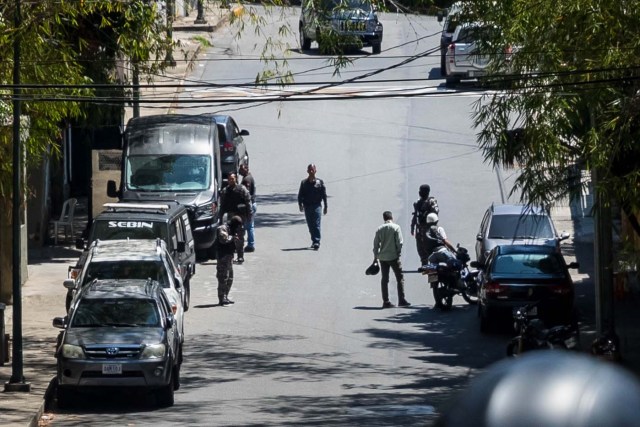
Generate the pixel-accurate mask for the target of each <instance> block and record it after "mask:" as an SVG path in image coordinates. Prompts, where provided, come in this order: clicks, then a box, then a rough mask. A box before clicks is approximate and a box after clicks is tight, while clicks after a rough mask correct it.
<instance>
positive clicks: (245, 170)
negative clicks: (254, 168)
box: [239, 164, 256, 252]
mask: <svg viewBox="0 0 640 427" xmlns="http://www.w3.org/2000/svg"><path fill="white" fill-rule="evenodd" d="M239 172H240V175H242V185H244V186H245V187H246V188H247V190H249V194H250V195H251V218H249V220H248V221H247V223H246V226H245V228H246V229H247V246H245V248H244V251H245V252H253V251H255V250H256V246H255V243H256V238H255V231H254V224H253V221H254V217H255V215H256V181H255V180H254V179H253V175H251V172H249V165H247V164H243V165H240V171H239Z"/></svg>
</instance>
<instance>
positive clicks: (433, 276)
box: [429, 273, 438, 283]
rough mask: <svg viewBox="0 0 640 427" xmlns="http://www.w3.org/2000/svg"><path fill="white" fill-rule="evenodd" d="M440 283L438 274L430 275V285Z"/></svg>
mask: <svg viewBox="0 0 640 427" xmlns="http://www.w3.org/2000/svg"><path fill="white" fill-rule="evenodd" d="M437 281H438V273H429V283H434V282H437Z"/></svg>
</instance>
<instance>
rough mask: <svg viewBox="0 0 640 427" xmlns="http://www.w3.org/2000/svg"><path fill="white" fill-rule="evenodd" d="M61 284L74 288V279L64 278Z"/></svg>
mask: <svg viewBox="0 0 640 427" xmlns="http://www.w3.org/2000/svg"><path fill="white" fill-rule="evenodd" d="M62 286H64V287H65V288H67V289H75V287H76V281H75V280H73V279H64V282H62Z"/></svg>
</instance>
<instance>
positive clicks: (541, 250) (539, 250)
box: [492, 245, 558, 255]
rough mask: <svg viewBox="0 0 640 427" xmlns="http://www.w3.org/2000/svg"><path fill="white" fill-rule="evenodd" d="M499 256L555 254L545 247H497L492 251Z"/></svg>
mask: <svg viewBox="0 0 640 427" xmlns="http://www.w3.org/2000/svg"><path fill="white" fill-rule="evenodd" d="M492 250H493V251H495V252H497V253H499V254H500V255H508V254H523V253H524V254H527V253H530V254H557V253H558V252H557V250H556V248H555V247H553V246H547V245H498V246H496V247H495V248H493V249H492Z"/></svg>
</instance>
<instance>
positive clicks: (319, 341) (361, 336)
mask: <svg viewBox="0 0 640 427" xmlns="http://www.w3.org/2000/svg"><path fill="white" fill-rule="evenodd" d="M287 19H291V20H294V22H295V19H296V15H295V14H292V15H290V16H288V18H287ZM382 19H383V22H384V24H385V43H384V44H383V47H382V48H383V52H382V54H381V55H380V56H376V57H367V56H364V55H361V54H358V55H356V61H355V63H354V65H353V67H351V68H348V69H347V70H345V76H346V75H349V76H354V75H360V74H363V73H366V72H367V71H369V70H371V69H381V68H385V67H390V66H391V65H392V64H394V63H395V62H397V61H398V58H397V57H403V58H404V57H407V56H409V55H412V54H415V51H416V50H426V49H429V48H433V47H435V46H437V42H438V40H439V38H438V37H439V33H438V30H439V28H440V27H439V24H438V23H437V22H436V21H435V19H434V18H419V17H413V18H412V20H411V22H408V21H404V20H402V19H398V18H397V17H396V16H395V15H391V14H390V15H384V16H383V18H382ZM268 28H269V30H268V31H271V32H275V29H274V28H275V27H274V26H269V27H268ZM413 30H416V31H419V32H420V34H418V35H412V36H411V37H412V38H416V37H419V36H425V37H426V36H427V35H429V34H431V35H432V36H431V37H429V38H426V40H427V41H424V40H423V41H422V42H421V43H423V44H426V45H423V44H420V45H419V46H418V47H416V46H404V43H405V41H406V39H407V37H408V36H407V34H409V33H411V31H413ZM267 34H269V33H268V32H267ZM174 35H177V34H174ZM182 37H185V36H184V35H182ZM296 37H297V34H291V36H290V40H288V41H289V43H290V44H291V49H290V51H289V52H288V53H289V54H290V55H291V59H290V64H291V67H292V71H293V73H294V75H296V81H300V82H301V83H304V84H305V85H308V86H317V85H318V84H319V82H322V81H327V82H328V81H332V80H336V79H338V77H335V76H332V75H331V69H325V70H322V71H315V72H310V70H318V68H319V67H322V66H323V64H324V66H326V58H324V57H321V56H319V55H318V54H317V53H313V52H312V53H309V54H303V53H301V52H299V51H298V50H297V41H296ZM254 43H255V40H253V39H251V38H248V37H246V38H244V39H240V40H237V39H235V38H234V37H233V32H232V30H230V29H229V28H228V27H221V28H219V29H218V30H217V31H216V32H215V36H214V43H213V47H212V48H211V49H209V50H207V51H206V52H203V54H202V56H201V62H199V63H198V65H197V67H195V69H194V71H193V72H192V73H191V74H189V81H205V82H218V83H225V84H227V85H231V87H232V88H233V87H235V86H241V85H242V84H243V83H247V82H251V81H253V79H254V78H255V75H256V73H258V72H259V71H260V70H261V67H262V65H261V63H260V62H259V61H257V60H256V59H257V58H258V53H259V52H256V51H255V49H254V47H253V45H254ZM438 66H439V57H437V56H429V57H426V58H423V59H421V60H419V61H415V62H414V63H412V64H411V66H409V67H405V68H404V69H390V71H389V73H390V74H389V75H384V76H383V77H382V78H386V79H389V80H391V81H392V83H385V82H380V81H369V82H367V84H366V85H367V90H371V88H375V89H376V90H389V89H390V88H391V89H393V88H395V85H397V84H398V83H397V82H398V81H400V80H402V79H407V80H410V79H415V78H425V77H429V80H427V81H423V82H420V83H406V84H403V85H402V86H403V90H407V88H410V89H411V88H414V86H416V87H417V86H423V89H424V87H426V88H427V89H428V91H430V92H432V93H434V94H437V95H438V96H424V97H417V98H384V99H365V100H363V99H357V100H349V101H327V100H324V101H298V102H288V103H286V102H283V103H260V102H256V103H255V104H254V105H237V104H233V103H230V104H225V103H221V102H220V100H219V99H216V100H215V102H214V101H212V102H211V104H209V105H202V104H197V105H189V104H188V103H186V101H189V100H202V99H206V97H207V96H211V94H210V92H208V91H206V90H204V89H201V90H197V89H193V90H191V89H189V90H185V91H182V92H181V94H180V96H179V97H178V98H177V101H176V102H174V104H173V106H172V107H171V110H172V111H175V112H189V113H192V114H197V113H199V112H204V111H208V112H214V111H216V112H217V111H220V112H228V113H229V114H232V115H233V116H234V117H235V118H236V119H237V121H238V124H239V125H240V127H241V128H246V129H248V130H249V131H250V132H251V135H250V136H248V137H246V138H245V141H246V142H247V147H248V149H249V152H250V156H251V171H252V173H253V175H254V176H255V178H256V181H257V188H258V214H257V217H256V247H257V250H256V252H255V253H249V254H246V256H245V258H246V260H247V261H246V263H245V264H244V265H240V266H235V272H236V275H235V281H234V286H233V289H232V292H231V295H230V297H231V299H233V300H235V301H236V303H235V304H234V305H232V306H228V307H219V306H218V305H217V291H216V287H217V282H216V279H215V263H214V262H213V261H209V262H206V263H203V264H201V265H199V266H198V269H197V272H196V276H194V278H193V281H192V300H191V301H192V303H191V304H192V308H191V309H190V311H189V312H188V313H187V315H186V341H185V361H184V365H183V367H182V387H181V389H180V390H179V391H178V392H177V393H176V404H175V406H174V407H172V408H166V409H161V410H159V409H155V408H154V407H153V402H152V401H150V400H151V399H146V398H144V397H140V396H131V395H129V394H122V395H113V394H99V395H97V396H90V397H87V398H85V399H83V401H82V402H80V404H79V405H78V407H77V408H73V409H70V410H65V411H61V410H58V409H57V408H56V407H55V404H51V405H49V406H48V407H47V408H46V410H45V412H44V413H45V415H44V418H43V420H42V421H41V423H42V424H43V425H52V426H56V425H80V424H90V425H122V424H124V423H128V424H137V425H150V424H155V425H169V424H177V423H180V424H187V423H188V424H190V425H247V426H250V425H381V426H382V425H421V426H423V425H430V424H432V422H433V420H434V419H435V417H436V416H437V414H438V411H439V410H440V409H441V408H442V405H443V404H444V403H445V402H446V401H447V400H448V399H449V398H450V397H451V396H452V395H453V394H454V393H455V392H456V391H457V390H460V389H462V388H464V387H465V386H466V384H468V381H469V379H470V378H471V377H473V376H474V375H476V374H478V373H479V372H481V371H482V370H483V369H484V368H486V367H487V366H489V365H490V364H491V363H493V362H495V361H497V360H500V359H502V358H503V357H504V354H505V345H506V342H507V340H508V339H509V338H510V336H511V335H510V332H509V331H508V330H506V331H503V332H497V333H494V334H490V335H483V334H481V333H480V331H479V325H478V321H477V318H476V308H475V307H474V306H469V305H467V304H466V303H465V302H464V301H463V300H462V299H461V298H459V299H456V300H455V301H454V304H455V306H454V308H453V310H452V311H451V312H447V313H443V312H440V311H439V310H436V309H434V308H433V298H432V296H431V293H430V290H429V289H428V287H427V284H426V280H425V279H424V277H423V276H421V275H419V274H417V273H415V270H416V268H417V266H418V264H419V261H418V257H417V253H416V250H415V241H414V239H413V238H412V237H411V235H410V234H409V222H410V213H411V203H412V202H413V201H415V199H416V198H417V191H418V187H419V185H420V184H423V183H429V184H430V185H431V188H432V194H433V195H434V196H436V197H437V198H438V200H439V203H440V209H441V222H442V225H444V226H445V227H446V229H447V231H448V234H449V236H450V239H451V240H452V241H453V242H454V243H460V244H462V245H463V246H466V247H467V248H469V249H470V250H471V252H473V249H472V248H473V245H474V241H475V234H476V232H477V229H478V226H479V223H480V220H481V217H482V213H483V212H484V210H485V209H486V208H487V206H489V204H490V203H491V202H493V201H496V202H500V201H501V194H502V193H501V189H500V186H499V185H498V179H497V176H496V173H495V172H494V171H493V170H492V169H491V168H490V167H489V166H488V165H485V164H484V163H483V161H482V156H481V153H479V152H478V151H477V148H476V145H475V139H474V130H473V129H472V128H471V123H470V118H469V117H470V113H471V111H472V105H473V102H475V101H477V100H478V98H479V96H480V95H481V92H478V91H476V90H475V88H474V87H473V86H472V85H463V89H469V91H462V92H455V91H451V90H449V89H446V88H444V85H443V80H442V79H440V78H439V72H438V71H437V70H436V67H438ZM345 76H343V77H345ZM348 89H349V88H341V90H342V92H341V93H342V94H344V93H347V92H348ZM226 90H227V91H229V90H231V89H230V88H227V89H226ZM350 90H356V91H358V90H362V87H360V89H358V88H357V87H356V86H354V87H351V88H350ZM241 93H242V94H243V95H242V96H245V97H246V96H249V95H247V93H246V91H245V92H241ZM178 100H181V101H182V102H178ZM143 111H145V114H148V113H151V112H153V113H157V111H153V110H143ZM311 162H313V163H315V164H316V165H317V166H318V176H319V177H320V178H322V179H324V180H325V182H326V185H327V189H328V194H329V212H328V214H327V215H326V216H324V217H323V220H322V221H323V222H322V232H323V238H322V245H321V248H320V250H319V251H317V252H315V251H312V250H308V247H309V245H310V239H309V237H308V232H307V228H306V225H305V223H304V216H303V215H302V214H300V213H299V212H298V208H297V203H296V193H297V189H298V186H299V183H300V180H301V179H302V178H304V177H305V175H306V174H305V170H306V165H307V164H308V163H311ZM502 176H505V177H507V178H506V179H508V177H509V173H508V172H507V173H505V172H504V171H503V175H502ZM85 208H86V206H85ZM387 209H388V210H392V211H393V212H394V216H395V219H396V222H397V223H398V224H400V225H401V227H402V229H403V233H404V238H405V249H404V250H403V257H402V262H403V264H404V270H405V272H406V275H405V276H406V290H407V299H408V300H409V301H410V302H411V303H412V306H411V307H410V308H394V309H388V310H383V309H381V308H380V306H381V303H382V300H381V296H380V284H379V276H376V277H369V276H365V275H364V269H365V268H366V267H367V265H368V264H369V263H370V262H371V258H372V253H371V245H372V240H373V233H374V231H375V229H376V227H377V226H378V225H379V224H380V223H382V211H384V210H387ZM552 216H553V218H554V220H555V223H556V226H557V228H558V229H559V230H567V231H569V232H571V233H572V238H571V239H569V241H568V242H566V244H565V245H564V246H563V250H564V251H565V254H566V256H567V261H572V260H574V259H577V260H578V261H579V262H580V263H581V265H582V268H581V269H580V270H579V271H578V272H577V273H576V274H575V276H574V280H575V282H576V291H577V304H578V306H579V308H580V310H581V313H582V327H583V331H584V333H583V346H585V348H586V345H585V342H588V340H590V338H591V339H592V337H594V314H593V307H594V294H593V280H592V275H593V269H592V251H593V250H592V243H591V240H592V233H591V230H592V223H591V222H590V218H588V217H584V216H583V212H579V211H577V210H576V209H570V207H569V206H568V203H567V204H566V206H560V207H558V208H557V209H554V211H553V212H552ZM31 255H33V256H30V266H29V281H28V282H27V284H26V285H25V287H24V299H25V303H24V318H25V322H24V331H25V377H26V378H27V380H28V381H30V382H31V383H32V386H33V387H32V389H33V391H32V393H31V394H30V395H29V396H26V397H25V396H18V395H17V394H11V395H10V397H11V399H12V402H13V403H11V405H10V406H11V414H12V415H11V416H12V418H11V419H10V420H9V422H14V420H15V423H16V424H17V425H24V424H22V423H21V422H22V420H26V419H28V414H27V412H28V411H32V413H35V411H36V410H37V404H36V405H34V402H36V403H37V398H38V397H40V401H42V399H41V396H44V395H45V391H46V390H47V388H48V386H49V383H50V381H51V380H52V379H53V377H54V375H55V359H54V358H53V347H54V343H55V337H56V335H57V333H58V330H56V329H54V328H52V327H51V319H52V317H54V316H57V315H62V314H63V309H64V293H65V290H64V288H63V287H62V280H63V279H64V278H65V277H66V272H67V266H68V265H70V264H72V263H73V262H75V258H76V257H77V255H78V252H77V251H75V250H72V249H68V248H66V249H65V248H61V247H59V248H45V250H43V251H42V252H41V253H38V254H31ZM390 294H391V297H392V298H391V299H392V301H394V302H397V298H396V296H395V283H394V280H393V279H392V280H391V283H390ZM8 330H10V329H8ZM9 375H10V370H9V367H7V366H5V367H0V378H2V379H5V378H8V376H9ZM31 397H33V399H31ZM2 398H3V399H2V400H0V410H2V409H3V408H4V406H3V405H4V404H5V403H4V401H5V396H4V395H3V396H2ZM22 398H24V399H25V402H27V401H28V402H27V403H25V404H24V405H21V404H20V403H16V402H18V400H19V399H22ZM49 402H51V403H53V402H52V401H51V400H50V401H49ZM21 406H23V407H24V410H20V409H21ZM14 415H15V416H14ZM4 421H5V420H4V419H3V422H4Z"/></svg>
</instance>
